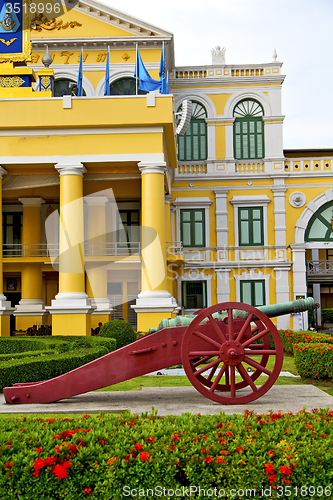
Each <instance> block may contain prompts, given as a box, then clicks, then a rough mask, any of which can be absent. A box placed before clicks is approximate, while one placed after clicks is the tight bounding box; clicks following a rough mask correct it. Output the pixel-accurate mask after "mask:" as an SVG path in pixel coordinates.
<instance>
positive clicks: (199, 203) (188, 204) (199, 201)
mask: <svg viewBox="0 0 333 500" xmlns="http://www.w3.org/2000/svg"><path fill="white" fill-rule="evenodd" d="M212 204H213V202H212V200H210V199H209V198H208V197H198V198H176V199H175V201H174V202H173V205H174V206H175V207H176V229H177V241H181V230H180V211H181V210H184V209H185V210H186V209H187V210H191V209H204V210H205V212H204V213H205V245H204V246H203V247H202V248H203V249H205V248H206V247H209V246H210V245H209V238H210V234H209V207H210V206H211V205H212ZM190 248H192V247H190ZM190 248H188V250H189V252H191V251H192V250H190ZM193 249H194V250H193V251H196V252H198V251H199V248H195V247H193ZM186 250H187V248H186ZM205 252H206V258H205V261H206V262H207V261H209V260H210V251H209V250H205Z"/></svg>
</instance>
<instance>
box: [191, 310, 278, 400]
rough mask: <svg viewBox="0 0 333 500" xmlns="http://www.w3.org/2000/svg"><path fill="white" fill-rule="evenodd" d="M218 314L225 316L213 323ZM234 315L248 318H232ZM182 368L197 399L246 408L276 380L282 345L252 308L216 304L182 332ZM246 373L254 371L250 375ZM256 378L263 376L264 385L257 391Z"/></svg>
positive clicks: (263, 318) (268, 325)
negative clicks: (195, 390)
mask: <svg viewBox="0 0 333 500" xmlns="http://www.w3.org/2000/svg"><path fill="white" fill-rule="evenodd" d="M218 311H225V314H226V316H225V318H224V319H223V320H222V321H217V320H216V319H215V318H213V317H212V314H214V313H216V312H218ZM235 311H238V313H236V312H235ZM236 314H237V315H238V314H239V315H240V316H245V315H247V317H241V318H239V317H238V318H236V317H234V316H235V315H236ZM202 322H205V323H204V324H200V323H202ZM270 336H271V339H272V343H273V344H274V346H273V347H270ZM182 362H183V366H184V369H185V372H186V374H187V376H188V378H189V380H190V382H191V383H192V385H193V386H194V387H195V388H196V389H197V390H198V391H199V392H200V393H201V394H202V395H204V396H206V397H207V398H209V399H211V400H213V401H216V402H218V403H221V404H243V403H248V402H251V401H254V400H256V399H258V398H259V397H261V396H262V395H263V394H265V393H266V392H267V391H268V390H269V389H270V388H271V387H272V385H273V384H274V382H275V381H276V379H277V377H278V376H279V373H280V371H281V368H282V362H283V348H282V341H281V338H280V335H279V333H278V331H277V329H276V327H275V326H274V324H273V323H272V321H271V320H270V319H269V318H268V317H267V316H266V315H265V314H264V313H262V312H261V311H259V310H258V309H256V308H254V307H253V306H250V305H247V304H242V303H239V302H228V303H223V304H217V305H215V306H212V307H209V308H208V309H203V310H201V311H199V313H198V315H197V317H196V318H195V319H194V320H193V321H192V322H191V324H190V325H189V326H188V327H187V329H186V332H185V334H184V338H183V343H182ZM271 362H273V367H271V366H270V364H271ZM267 365H269V367H267ZM248 368H251V370H254V371H252V372H251V374H250V373H248ZM260 375H266V377H265V381H264V382H262V384H261V385H259V384H258V385H256V384H255V382H256V381H257V380H258V378H259V377H260Z"/></svg>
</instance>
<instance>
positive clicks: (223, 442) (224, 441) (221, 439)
mask: <svg viewBox="0 0 333 500" xmlns="http://www.w3.org/2000/svg"><path fill="white" fill-rule="evenodd" d="M218 442H219V443H220V444H227V442H226V440H225V439H223V438H219V439H218Z"/></svg>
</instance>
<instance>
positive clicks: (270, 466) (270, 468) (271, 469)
mask: <svg viewBox="0 0 333 500" xmlns="http://www.w3.org/2000/svg"><path fill="white" fill-rule="evenodd" d="M264 467H265V471H266V474H273V472H274V471H275V470H276V469H275V467H274V465H273V464H264Z"/></svg>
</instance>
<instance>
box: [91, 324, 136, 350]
mask: <svg viewBox="0 0 333 500" xmlns="http://www.w3.org/2000/svg"><path fill="white" fill-rule="evenodd" d="M99 336H100V337H111V338H114V339H116V342H117V349H120V347H124V346H125V345H128V344H131V343H132V342H134V341H135V340H136V334H135V332H134V330H133V328H132V326H131V325H130V324H129V323H127V321H125V320H123V319H113V320H111V321H108V322H107V323H104V325H103V326H102V328H101V329H100V332H99Z"/></svg>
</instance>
